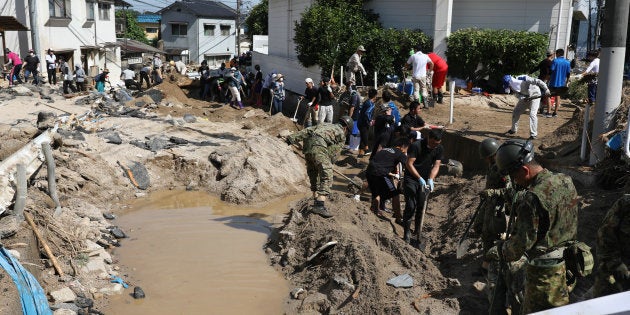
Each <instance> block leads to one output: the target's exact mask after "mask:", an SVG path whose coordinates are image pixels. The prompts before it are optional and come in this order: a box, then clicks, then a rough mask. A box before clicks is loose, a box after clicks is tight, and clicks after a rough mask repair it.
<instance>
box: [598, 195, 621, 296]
mask: <svg viewBox="0 0 630 315" xmlns="http://www.w3.org/2000/svg"><path fill="white" fill-rule="evenodd" d="M597 260H598V261H599V266H598V268H597V273H596V274H595V286H594V292H593V293H594V295H595V297H600V296H604V295H609V294H614V293H619V292H620V291H622V290H623V291H625V290H628V289H630V287H629V285H630V283H628V281H627V280H625V281H624V280H621V279H615V277H614V276H613V273H614V270H615V268H617V267H618V266H619V265H620V264H622V263H623V264H625V265H626V266H630V194H626V195H624V196H622V197H621V198H620V199H619V200H617V202H615V204H613V206H612V207H611V208H610V210H608V212H607V213H606V216H605V217H604V219H603V220H602V225H601V227H600V228H599V230H598V231H597ZM613 280H614V281H613Z"/></svg>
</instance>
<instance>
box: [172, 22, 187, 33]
mask: <svg viewBox="0 0 630 315" xmlns="http://www.w3.org/2000/svg"><path fill="white" fill-rule="evenodd" d="M187 29H188V25H186V24H171V34H172V35H175V36H186V34H187Z"/></svg>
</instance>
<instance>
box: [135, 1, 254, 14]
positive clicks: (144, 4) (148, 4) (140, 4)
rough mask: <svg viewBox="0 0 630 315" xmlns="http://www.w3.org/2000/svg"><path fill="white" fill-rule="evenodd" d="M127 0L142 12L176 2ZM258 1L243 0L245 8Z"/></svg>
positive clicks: (232, 4)
mask: <svg viewBox="0 0 630 315" xmlns="http://www.w3.org/2000/svg"><path fill="white" fill-rule="evenodd" d="M125 1H127V2H128V3H130V4H131V5H132V6H133V7H132V8H131V9H133V10H136V11H140V12H141V13H142V12H145V11H151V12H156V11H159V10H160V9H162V8H164V7H167V6H169V5H170V4H171V3H173V2H175V0H125ZM217 2H222V3H225V4H227V5H229V6H230V7H233V8H236V0H223V1H217ZM258 2H260V0H242V1H241V3H242V6H243V9H246V8H251V7H252V6H254V5H256V4H257V3H258Z"/></svg>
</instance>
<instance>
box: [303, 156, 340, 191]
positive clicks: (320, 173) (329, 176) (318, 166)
mask: <svg viewBox="0 0 630 315" xmlns="http://www.w3.org/2000/svg"><path fill="white" fill-rule="evenodd" d="M304 157H305V159H306V174H308V179H309V181H310V184H311V191H312V192H317V194H319V195H322V196H328V195H330V190H331V188H332V184H333V163H332V160H331V159H330V156H328V154H327V153H326V152H325V151H323V150H322V151H315V152H313V153H308V154H305V156H304Z"/></svg>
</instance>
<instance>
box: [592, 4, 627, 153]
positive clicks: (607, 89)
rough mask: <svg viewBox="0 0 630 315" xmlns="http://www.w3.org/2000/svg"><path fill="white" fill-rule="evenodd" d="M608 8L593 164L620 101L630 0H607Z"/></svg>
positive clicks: (594, 125) (602, 146) (602, 147)
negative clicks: (602, 136) (601, 138)
mask: <svg viewBox="0 0 630 315" xmlns="http://www.w3.org/2000/svg"><path fill="white" fill-rule="evenodd" d="M605 10H606V11H605V17H606V19H605V20H604V25H603V27H602V36H601V40H602V51H601V53H600V60H601V61H600V62H601V65H600V71H599V79H598V81H599V82H598V84H597V101H596V102H597V106H595V118H594V119H593V135H592V136H591V141H592V145H593V147H592V149H591V158H590V161H589V164H591V165H594V164H596V163H597V162H599V161H600V160H601V159H603V158H604V143H603V142H602V141H601V140H600V139H599V135H600V134H602V133H604V132H607V131H609V130H611V129H612V128H611V127H612V126H610V124H611V122H612V119H613V118H614V116H615V114H616V113H617V109H618V108H619V104H620V103H621V88H622V84H623V64H624V58H625V57H626V38H627V33H626V30H627V29H628V13H629V12H630V0H607V1H606V7H605Z"/></svg>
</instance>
